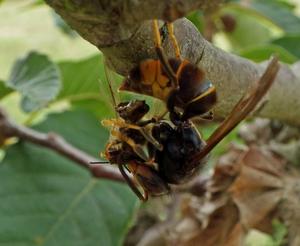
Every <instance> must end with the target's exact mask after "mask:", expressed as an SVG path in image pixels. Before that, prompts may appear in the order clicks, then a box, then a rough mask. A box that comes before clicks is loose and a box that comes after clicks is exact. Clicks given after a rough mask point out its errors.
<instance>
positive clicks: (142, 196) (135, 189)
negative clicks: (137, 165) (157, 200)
mask: <svg viewBox="0 0 300 246" xmlns="http://www.w3.org/2000/svg"><path fill="white" fill-rule="evenodd" d="M118 168H119V170H120V172H121V174H122V176H123V177H124V179H125V181H126V183H127V184H128V185H129V187H130V188H131V190H132V191H133V192H134V193H135V194H136V195H137V197H138V198H139V199H140V200H141V201H143V202H145V201H147V200H148V193H147V192H145V191H144V192H145V194H144V195H143V194H142V193H141V192H140V191H139V189H138V188H137V187H136V185H135V184H134V183H133V182H132V180H131V178H129V177H128V175H127V173H126V171H125V170H124V166H123V165H120V164H119V165H118Z"/></svg>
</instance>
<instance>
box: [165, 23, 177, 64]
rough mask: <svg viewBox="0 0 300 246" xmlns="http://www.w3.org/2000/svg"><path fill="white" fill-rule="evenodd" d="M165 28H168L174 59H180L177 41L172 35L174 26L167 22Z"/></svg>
mask: <svg viewBox="0 0 300 246" xmlns="http://www.w3.org/2000/svg"><path fill="white" fill-rule="evenodd" d="M167 28H168V32H169V36H170V39H171V41H172V43H173V47H174V50H175V56H176V58H178V59H180V49H179V45H178V42H177V39H176V37H175V35H174V25H173V23H170V22H168V23H167Z"/></svg>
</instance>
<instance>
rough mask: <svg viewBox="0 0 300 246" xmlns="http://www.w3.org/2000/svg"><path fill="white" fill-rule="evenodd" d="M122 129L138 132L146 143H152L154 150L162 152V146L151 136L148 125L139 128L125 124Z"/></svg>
mask: <svg viewBox="0 0 300 246" xmlns="http://www.w3.org/2000/svg"><path fill="white" fill-rule="evenodd" d="M151 121H152V120H151ZM124 127H127V128H131V129H135V130H137V131H139V132H140V133H141V134H142V135H143V136H144V138H145V139H146V140H147V141H148V142H150V143H152V144H153V145H154V146H155V148H157V149H159V150H162V148H163V146H162V145H161V144H160V143H159V142H158V141H157V140H156V139H155V138H154V137H153V136H152V126H150V127H149V125H146V126H144V127H141V126H138V125H133V124H128V123H126V125H124Z"/></svg>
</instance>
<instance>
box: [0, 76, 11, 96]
mask: <svg viewBox="0 0 300 246" xmlns="http://www.w3.org/2000/svg"><path fill="white" fill-rule="evenodd" d="M12 91H13V90H12V89H10V88H8V87H6V85H5V82H4V81H2V80H0V99H2V98H3V97H5V96H6V95H8V94H9V93H11V92H12Z"/></svg>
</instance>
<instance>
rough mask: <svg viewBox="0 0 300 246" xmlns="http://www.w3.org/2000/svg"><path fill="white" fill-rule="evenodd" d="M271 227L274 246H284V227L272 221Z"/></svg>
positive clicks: (276, 221)
mask: <svg viewBox="0 0 300 246" xmlns="http://www.w3.org/2000/svg"><path fill="white" fill-rule="evenodd" d="M272 226H273V233H272V234H273V241H274V245H278V246H279V245H285V243H286V242H285V237H286V236H287V233H288V230H287V228H286V226H285V225H284V224H283V223H281V222H280V221H279V220H273V221H272Z"/></svg>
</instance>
